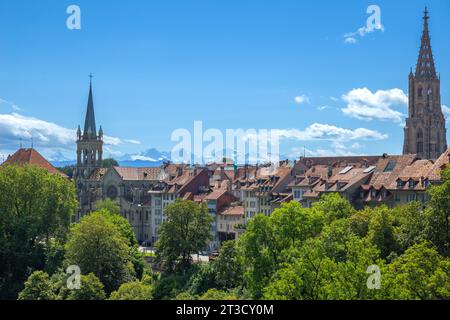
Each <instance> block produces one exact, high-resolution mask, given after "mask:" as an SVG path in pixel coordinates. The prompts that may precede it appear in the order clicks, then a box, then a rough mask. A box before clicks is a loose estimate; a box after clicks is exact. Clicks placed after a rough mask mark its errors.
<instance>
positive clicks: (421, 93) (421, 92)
mask: <svg viewBox="0 0 450 320" xmlns="http://www.w3.org/2000/svg"><path fill="white" fill-rule="evenodd" d="M417 95H418V96H419V98H422V97H423V88H422V87H419V90H417Z"/></svg>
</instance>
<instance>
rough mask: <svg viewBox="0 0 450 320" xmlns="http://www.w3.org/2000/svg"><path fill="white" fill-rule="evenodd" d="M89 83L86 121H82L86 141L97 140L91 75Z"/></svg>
mask: <svg viewBox="0 0 450 320" xmlns="http://www.w3.org/2000/svg"><path fill="white" fill-rule="evenodd" d="M89 77H90V78H91V80H90V83H89V99H88V104H87V111H86V119H85V121H84V132H83V137H84V138H87V139H97V128H96V126H95V114H94V99H93V97H92V74H91V75H89Z"/></svg>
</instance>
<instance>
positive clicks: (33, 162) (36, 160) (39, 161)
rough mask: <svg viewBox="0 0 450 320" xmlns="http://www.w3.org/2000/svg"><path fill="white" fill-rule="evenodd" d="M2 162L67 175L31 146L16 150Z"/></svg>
mask: <svg viewBox="0 0 450 320" xmlns="http://www.w3.org/2000/svg"><path fill="white" fill-rule="evenodd" d="M3 164H9V165H17V166H27V165H28V166H37V167H40V168H42V169H45V170H47V171H48V172H49V173H51V174H59V175H60V176H63V177H67V176H66V175H65V174H64V173H62V172H61V171H59V170H58V169H56V168H55V167H54V166H53V165H52V164H51V163H50V162H48V161H47V160H46V159H45V158H44V157H43V156H42V155H41V154H40V153H39V152H37V151H36V150H35V149H33V148H30V149H19V150H17V151H16V153H14V154H13V155H12V156H11V155H10V156H8V159H6V161H5V162H4V163H3Z"/></svg>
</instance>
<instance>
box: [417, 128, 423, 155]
mask: <svg viewBox="0 0 450 320" xmlns="http://www.w3.org/2000/svg"><path fill="white" fill-rule="evenodd" d="M422 152H423V130H422V128H419V129H418V130H417V153H422Z"/></svg>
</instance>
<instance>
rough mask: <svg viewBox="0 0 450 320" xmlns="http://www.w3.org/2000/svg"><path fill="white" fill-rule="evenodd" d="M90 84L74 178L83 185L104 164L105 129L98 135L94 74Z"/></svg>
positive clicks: (78, 143) (79, 134)
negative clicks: (93, 85)
mask: <svg viewBox="0 0 450 320" xmlns="http://www.w3.org/2000/svg"><path fill="white" fill-rule="evenodd" d="M89 77H90V78H91V80H90V83H89V98H88V103H87V110H86V119H85V121H84V131H83V132H81V128H80V127H78V130H77V167H76V169H75V172H74V177H75V179H76V180H77V181H78V183H81V185H83V182H82V181H83V180H85V179H88V178H89V177H90V175H91V173H92V172H93V171H94V170H95V169H96V168H99V167H101V166H102V162H103V129H102V127H100V130H99V132H98V134H97V127H96V125H95V113H94V99H93V94H92V74H91V75H90V76H89Z"/></svg>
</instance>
